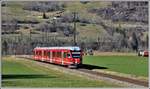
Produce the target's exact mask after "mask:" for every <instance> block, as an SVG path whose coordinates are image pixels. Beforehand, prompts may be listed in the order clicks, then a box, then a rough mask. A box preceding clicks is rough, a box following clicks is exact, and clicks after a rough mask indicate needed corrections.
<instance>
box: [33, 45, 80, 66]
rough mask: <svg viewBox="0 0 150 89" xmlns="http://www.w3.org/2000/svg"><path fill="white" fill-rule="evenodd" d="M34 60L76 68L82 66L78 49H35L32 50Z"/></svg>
mask: <svg viewBox="0 0 150 89" xmlns="http://www.w3.org/2000/svg"><path fill="white" fill-rule="evenodd" d="M33 52H34V56H33V59H34V60H39V61H47V62H50V63H54V64H60V65H67V66H68V67H78V66H79V65H81V64H82V51H81V49H80V47H77V46H73V47H36V48H34V50H33Z"/></svg>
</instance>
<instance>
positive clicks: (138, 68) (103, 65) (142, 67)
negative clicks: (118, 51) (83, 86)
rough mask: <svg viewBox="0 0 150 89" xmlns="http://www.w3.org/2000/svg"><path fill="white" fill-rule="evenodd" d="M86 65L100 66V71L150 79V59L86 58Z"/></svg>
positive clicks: (128, 57)
mask: <svg viewBox="0 0 150 89" xmlns="http://www.w3.org/2000/svg"><path fill="white" fill-rule="evenodd" d="M83 63H84V64H89V65H94V66H98V67H99V69H103V70H110V71H116V72H120V73H125V74H131V75H135V76H144V77H148V58H147V57H139V56H128V55H127V56H125V55H123V56H115V55H112V56H85V57H84V58H83Z"/></svg>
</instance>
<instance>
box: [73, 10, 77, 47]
mask: <svg viewBox="0 0 150 89" xmlns="http://www.w3.org/2000/svg"><path fill="white" fill-rule="evenodd" d="M73 16H74V19H73V22H74V37H73V40H74V46H76V45H77V42H76V16H77V12H73Z"/></svg>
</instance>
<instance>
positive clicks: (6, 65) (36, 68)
mask: <svg viewBox="0 0 150 89" xmlns="http://www.w3.org/2000/svg"><path fill="white" fill-rule="evenodd" d="M119 86H120V85H114V84H110V83H109V82H107V83H106V82H104V81H96V80H89V79H86V78H83V77H78V76H74V75H70V74H66V73H62V72H59V71H54V70H51V69H48V68H44V67H41V66H40V65H37V64H36V63H35V61H25V60H22V59H15V58H13V57H3V58H2V87H119Z"/></svg>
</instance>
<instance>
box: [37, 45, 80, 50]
mask: <svg viewBox="0 0 150 89" xmlns="http://www.w3.org/2000/svg"><path fill="white" fill-rule="evenodd" d="M34 49H67V50H81V49H80V47H78V46H68V47H36V48H34Z"/></svg>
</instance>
